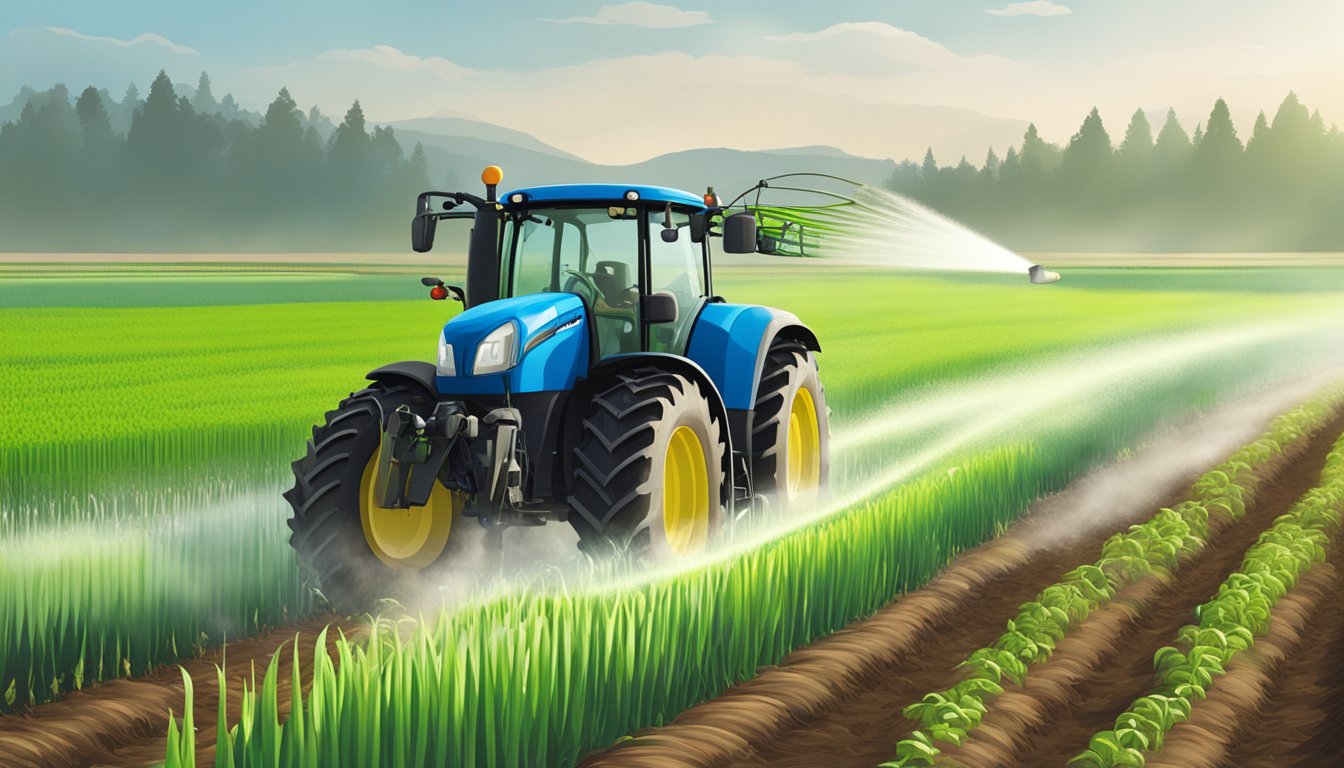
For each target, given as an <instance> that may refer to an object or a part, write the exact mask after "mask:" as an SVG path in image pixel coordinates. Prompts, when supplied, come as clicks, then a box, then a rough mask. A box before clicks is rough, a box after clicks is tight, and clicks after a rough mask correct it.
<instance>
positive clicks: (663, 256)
mask: <svg viewBox="0 0 1344 768" xmlns="http://www.w3.org/2000/svg"><path fill="white" fill-rule="evenodd" d="M504 215H505V229H504V240H503V248H504V254H503V256H504V258H503V263H504V270H503V274H502V285H501V286H500V287H501V289H502V295H505V296H523V295H526V294H530V293H543V292H548V291H560V292H565V293H576V294H578V295H580V296H582V297H583V300H584V301H585V302H586V303H587V305H588V307H589V308H591V309H592V313H593V319H594V321H595V323H596V325H597V338H598V344H599V346H600V350H599V356H601V357H607V356H608V355H614V354H619V353H624V352H639V351H643V350H645V349H650V350H653V351H658V352H672V353H674V354H681V353H683V352H684V348H685V345H686V342H687V336H688V335H689V330H690V326H691V323H692V322H693V321H694V318H695V314H696V310H697V309H698V305H699V304H700V303H701V302H703V301H704V294H705V289H706V281H705V272H704V260H703V253H702V250H701V246H700V245H699V244H697V243H692V242H691V238H690V232H689V230H688V229H687V227H688V226H689V222H690V215H689V214H688V213H686V212H684V211H672V212H670V213H669V212H668V211H666V210H665V207H658V208H656V209H655V208H654V207H652V206H647V207H640V206H624V205H611V206H601V207H596V206H591V205H590V206H553V207H545V208H541V207H538V208H529V209H525V210H517V211H509V212H507V213H505V214H504ZM669 222H670V224H671V226H672V227H675V228H676V229H678V230H679V233H680V234H679V237H677V238H676V240H675V241H673V242H666V241H664V240H663V238H662V237H660V236H657V235H656V234H655V235H653V236H650V233H656V232H658V231H659V230H662V229H665V228H667V227H668V224H669ZM641 238H647V240H648V243H649V244H648V246H647V248H645V249H643V250H644V251H645V252H646V253H648V254H649V257H650V261H651V263H650V265H649V268H648V270H647V271H646V272H645V273H644V274H645V279H647V280H649V281H651V282H650V285H647V286H642V288H643V290H644V291H647V292H649V293H667V294H670V295H672V296H673V297H674V298H675V299H676V300H677V306H678V313H677V314H678V317H677V320H676V321H675V322H672V323H660V324H659V325H657V326H653V327H652V328H651V329H650V332H649V333H648V334H645V333H644V329H643V327H642V326H641V323H640V319H641V318H640V314H639V313H640V292H641V285H640V279H641V270H640V252H641V248H640V243H641Z"/></svg>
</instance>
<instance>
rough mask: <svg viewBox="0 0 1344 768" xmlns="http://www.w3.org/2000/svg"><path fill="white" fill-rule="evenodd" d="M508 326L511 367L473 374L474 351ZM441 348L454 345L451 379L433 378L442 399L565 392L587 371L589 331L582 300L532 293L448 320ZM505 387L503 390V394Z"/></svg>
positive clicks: (441, 372) (497, 302) (569, 296)
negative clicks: (468, 395)
mask: <svg viewBox="0 0 1344 768" xmlns="http://www.w3.org/2000/svg"><path fill="white" fill-rule="evenodd" d="M507 324H511V325H512V326H513V328H514V334H515V335H514V337H513V342H512V345H511V351H510V352H509V355H510V357H511V361H512V365H510V367H509V368H507V369H506V370H503V371H495V372H492V373H487V374H477V373H476V371H475V370H474V368H475V363H476V355H477V350H478V348H479V347H480V345H481V343H482V342H483V341H485V340H486V337H488V336H490V334H492V333H494V332H495V331H497V330H498V329H499V328H501V327H503V326H505V325H507ZM441 343H444V344H448V345H451V346H452V360H453V369H454V372H453V375H444V371H443V370H442V369H440V371H439V376H438V377H437V382H438V387H439V391H440V393H443V394H460V395H467V394H503V393H504V392H505V391H508V392H513V393H518V392H539V391H554V390H565V389H569V388H570V387H572V386H573V384H574V379H575V378H576V377H577V376H579V375H581V374H582V373H583V372H586V371H587V366H588V348H589V340H588V329H587V325H586V320H585V317H584V309H583V301H582V300H581V299H579V297H578V296H575V295H574V294H572V293H535V294H531V295H528V296H518V297H515V298H511V299H499V300H497V301H491V302H487V303H485V304H481V305H478V306H475V307H472V308H471V309H468V310H465V311H464V312H462V314H460V315H458V316H456V317H454V318H453V319H451V320H449V321H448V322H447V324H445V325H444V326H443V340H442V342H441ZM506 388H507V389H506Z"/></svg>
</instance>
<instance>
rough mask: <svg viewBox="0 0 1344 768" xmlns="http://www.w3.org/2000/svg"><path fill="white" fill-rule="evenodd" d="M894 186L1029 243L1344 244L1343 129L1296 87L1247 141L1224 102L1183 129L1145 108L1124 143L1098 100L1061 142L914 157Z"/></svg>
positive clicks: (1207, 247) (992, 232) (1154, 246)
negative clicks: (943, 159)
mask: <svg viewBox="0 0 1344 768" xmlns="http://www.w3.org/2000/svg"><path fill="white" fill-rule="evenodd" d="M888 187H889V188H891V189H892V190H893V191H896V192H899V193H902V194H905V195H907V196H910V197H913V198H915V199H916V200H919V201H921V202H923V203H925V204H927V205H929V206H930V207H932V208H934V209H936V210H938V211H940V212H942V213H945V214H947V215H949V216H951V217H953V218H955V219H958V220H960V221H963V222H965V223H967V224H968V225H970V226H971V227H973V228H975V229H977V230H979V231H981V232H982V233H984V234H986V235H988V236H990V237H991V238H993V239H996V240H999V241H1000V242H1003V243H1004V244H1006V245H1008V246H1010V247H1014V248H1017V249H1020V250H1039V251H1055V250H1079V251H1128V250H1133V251H1164V250H1170V251H1275V250H1285V251H1291V250H1344V135H1341V133H1340V131H1339V129H1338V128H1337V127H1334V126H1331V127H1329V128H1327V127H1326V125H1325V121H1324V120H1323V119H1322V117H1321V114H1320V112H1313V111H1309V110H1308V109H1307V107H1306V106H1305V105H1304V104H1303V103H1302V102H1301V101H1300V100H1299V99H1298V97H1297V96H1296V95H1295V94H1292V93H1290V94H1289V95H1288V96H1287V97H1286V98H1285V99H1284V100H1283V103H1282V104H1280V105H1279V108H1278V110H1277V111H1276V112H1275V114H1274V116H1273V118H1272V119H1271V118H1269V117H1267V116H1266V115H1265V113H1264V112H1263V111H1262V112H1261V113H1260V115H1259V117H1258V118H1257V119H1256V121H1255V126H1254V127H1253V128H1252V130H1251V133H1250V135H1249V136H1248V137H1247V138H1246V140H1245V141H1244V142H1243V140H1242V138H1241V137H1240V136H1239V135H1238V133H1237V129H1236V126H1235V125H1234V124H1233V122H1232V118H1231V115H1230V113H1229V110H1228V106H1227V103H1226V102H1225V101H1224V100H1222V99H1219V100H1218V101H1217V103H1215V104H1214V106H1213V110H1212V112H1211V113H1210V114H1209V117H1208V120H1207V121H1204V122H1202V123H1200V124H1199V125H1198V126H1196V128H1195V130H1194V133H1193V135H1191V134H1189V133H1187V132H1186V130H1185V129H1184V128H1183V127H1182V126H1181V123H1180V122H1179V121H1178V120H1177V119H1176V114H1175V112H1174V111H1168V112H1167V115H1166V120H1165V122H1164V123H1163V124H1162V126H1161V127H1160V128H1159V129H1158V130H1157V131H1154V130H1153V127H1152V125H1151V124H1150V122H1149V120H1148V117H1147V115H1146V114H1145V113H1144V112H1143V111H1142V110H1138V111H1136V112H1135V113H1134V115H1133V116H1132V117H1131V118H1130V121H1129V124H1128V126H1127V127H1126V128H1125V132H1124V136H1123V138H1121V140H1120V142H1119V145H1118V146H1117V145H1116V144H1114V143H1113V142H1112V139H1111V135H1110V133H1109V132H1108V131H1107V129H1106V126H1105V125H1104V124H1103V122H1102V119H1101V115H1100V113H1099V112H1098V111H1097V110H1096V109H1093V110H1092V112H1091V113H1090V114H1089V115H1088V116H1087V117H1086V119H1084V120H1083V123H1082V126H1081V127H1080V128H1079V129H1078V132H1077V133H1075V134H1074V135H1073V137H1072V138H1071V139H1070V140H1069V142H1068V143H1067V144H1066V145H1064V146H1062V147H1061V146H1058V145H1056V144H1052V143H1050V142H1047V141H1045V140H1044V139H1043V138H1042V137H1041V136H1040V133H1039V131H1037V129H1036V126H1035V125H1034V124H1033V125H1031V126H1029V127H1028V128H1027V131H1026V134H1025V135H1024V136H1023V138H1022V143H1021V145H1020V146H1015V147H1011V148H1009V149H1008V151H1007V153H1006V155H1004V156H1003V157H1002V158H1000V157H999V156H998V154H997V153H996V152H995V151H994V150H993V149H990V150H989V152H988V154H987V156H986V158H985V161H984V163H983V164H981V165H979V166H976V165H973V164H971V163H970V162H968V161H967V160H966V159H965V158H962V160H961V162H960V163H959V164H958V165H956V166H951V167H949V166H942V165H939V163H938V162H937V160H936V159H935V158H934V155H933V152H932V151H931V150H930V151H929V152H928V153H927V154H926V155H925V157H924V161H923V163H919V164H916V163H912V162H905V163H902V164H900V165H899V166H898V167H897V169H896V170H895V172H894V173H893V174H892V176H891V179H890V181H889V182H888Z"/></svg>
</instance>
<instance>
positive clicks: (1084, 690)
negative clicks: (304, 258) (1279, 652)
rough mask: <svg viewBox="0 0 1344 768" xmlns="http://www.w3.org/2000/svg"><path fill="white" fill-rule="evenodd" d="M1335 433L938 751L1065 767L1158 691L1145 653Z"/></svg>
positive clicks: (1237, 562) (1315, 467) (1309, 470)
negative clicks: (956, 742) (1163, 576)
mask: <svg viewBox="0 0 1344 768" xmlns="http://www.w3.org/2000/svg"><path fill="white" fill-rule="evenodd" d="M1341 431H1344V423H1342V422H1341V421H1340V420H1338V419H1337V420H1336V421H1335V423H1333V424H1331V425H1329V427H1328V428H1327V429H1324V430H1322V431H1320V432H1319V433H1317V434H1316V436H1315V437H1313V438H1312V440H1311V442H1310V443H1309V445H1308V446H1307V449H1306V451H1305V452H1303V453H1302V455H1301V456H1300V457H1299V458H1298V459H1297V460H1296V461H1294V462H1293V463H1292V465H1291V466H1290V467H1289V468H1288V469H1287V470H1286V471H1284V472H1283V473H1282V474H1281V475H1280V476H1279V477H1278V478H1277V479H1276V480H1275V481H1274V482H1272V483H1269V484H1268V485H1267V486H1265V487H1264V488H1263V490H1262V491H1261V493H1260V496H1259V498H1258V499H1257V500H1256V503H1255V504H1254V505H1253V506H1252V508H1251V509H1248V510H1247V513H1246V516H1245V517H1244V518H1242V520H1241V521H1239V522H1238V523H1236V524H1234V525H1230V526H1227V527H1225V528H1223V529H1222V530H1220V531H1217V532H1216V533H1215V535H1214V536H1213V537H1212V539H1211V540H1210V541H1209V544H1208V545H1207V546H1206V547H1205V548H1204V549H1203V550H1202V551H1201V552H1200V553H1199V554H1198V555H1196V557H1195V558H1193V559H1192V560H1191V561H1190V562H1188V563H1185V564H1184V565H1183V566H1182V567H1181V568H1180V570H1179V572H1178V574H1177V578H1174V579H1170V580H1167V581H1159V580H1156V579H1147V580H1144V581H1143V582H1140V583H1138V584H1135V585H1134V586H1133V587H1131V588H1130V589H1127V590H1124V591H1123V592H1122V593H1121V594H1120V595H1119V596H1117V599H1116V600H1115V601H1114V602H1113V603H1111V604H1110V605H1108V606H1107V607H1105V608H1103V609H1102V610H1100V611H1097V612H1096V613H1094V614H1093V615H1092V616H1089V617H1088V619H1087V621H1085V622H1084V623H1083V624H1082V626H1081V627H1079V629H1078V631H1076V632H1073V633H1071V634H1070V635H1068V636H1067V637H1065V638H1064V639H1063V640H1062V641H1060V643H1059V646H1058V647H1057V648H1056V649H1055V653H1054V655H1052V656H1051V658H1050V660H1049V661H1047V662H1045V663H1044V664H1041V665H1039V666H1036V667H1033V668H1032V670H1031V674H1030V675H1029V676H1028V677H1027V681H1026V685H1025V686H1022V687H1018V686H1005V690H1004V693H1003V695H1002V696H999V697H998V698H997V699H995V700H994V702H993V703H992V704H991V705H990V709H989V712H988V714H987V715H986V716H985V719H984V720H983V721H982V722H981V724H980V727H979V728H977V729H975V731H974V732H973V733H972V734H971V738H970V739H969V740H968V741H967V743H966V744H965V745H964V746H963V747H962V748H961V749H947V750H944V755H945V757H946V759H948V761H949V762H954V763H960V764H963V765H966V766H1002V765H1064V764H1065V763H1067V762H1068V760H1069V758H1071V757H1073V756H1074V755H1076V754H1078V753H1079V752H1081V751H1082V750H1083V749H1085V748H1086V747H1087V742H1088V739H1089V738H1090V737H1091V736H1092V735H1093V734H1094V733H1096V732H1097V731H1102V730H1106V729H1108V728H1111V727H1113V726H1114V724H1115V718H1116V717H1118V716H1119V715H1120V713H1122V712H1124V711H1125V709H1127V708H1128V707H1129V705H1130V704H1131V703H1133V701H1134V700H1135V699H1137V698H1139V697H1140V696H1144V695H1146V694H1148V693H1150V692H1151V691H1152V690H1153V689H1154V688H1155V687H1156V685H1157V680H1156V678H1155V677H1154V675H1153V655H1154V654H1155V653H1156V652H1157V650H1158V649H1159V648H1161V647H1162V646H1164V645H1170V644H1171V643H1172V642H1173V641H1174V640H1175V638H1176V633H1177V631H1178V630H1179V629H1180V628H1181V627H1183V626H1185V625H1186V624H1189V623H1191V622H1192V621H1193V620H1194V618H1195V614H1194V610H1195V607H1196V606H1198V605H1199V604H1201V603H1203V602H1206V601H1207V600H1208V599H1209V598H1210V597H1212V596H1213V595H1214V594H1215V593H1216V592H1217V591H1218V586H1219V585H1220V584H1222V583H1223V581H1225V580H1226V579H1227V577H1228V575H1230V574H1231V573H1232V572H1234V571H1236V570H1237V569H1239V568H1240V567H1241V563H1242V558H1243V556H1244V555H1245V552H1246V550H1247V549H1249V548H1250V547H1251V545H1253V544H1254V543H1255V541H1256V539H1257V538H1258V537H1259V535H1260V533H1261V531H1264V530H1265V529H1266V528H1268V527H1270V526H1271V525H1272V524H1273V522H1274V518H1276V517H1278V516H1279V515H1281V514H1283V513H1284V512H1287V511H1288V508H1289V507H1291V506H1292V504H1293V502H1295V501H1297V500H1298V499H1299V498H1300V497H1301V496H1302V494H1304V493H1306V492H1307V491H1309V490H1311V489H1312V488H1314V487H1316V486H1317V485H1318V484H1319V483H1320V474H1321V469H1322V467H1323V466H1324V465H1325V457H1326V454H1328V453H1329V452H1330V449H1331V447H1333V445H1334V441H1335V439H1336V438H1337V437H1338V436H1339V434H1340V432H1341Z"/></svg>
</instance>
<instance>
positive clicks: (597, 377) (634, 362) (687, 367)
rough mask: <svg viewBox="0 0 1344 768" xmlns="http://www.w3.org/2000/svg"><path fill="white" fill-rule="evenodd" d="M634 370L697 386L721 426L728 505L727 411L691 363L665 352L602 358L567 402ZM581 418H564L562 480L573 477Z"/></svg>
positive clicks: (579, 413)
mask: <svg viewBox="0 0 1344 768" xmlns="http://www.w3.org/2000/svg"><path fill="white" fill-rule="evenodd" d="M636 368H659V369H661V370H664V371H671V372H673V373H679V374H681V375H682V376H685V377H686V378H688V379H690V380H691V381H694V382H695V383H696V384H698V385H699V386H700V391H701V392H702V393H703V394H704V396H705V399H707V400H708V401H709V412H710V413H711V414H713V416H714V418H715V419H718V420H719V423H720V424H721V425H723V430H722V434H723V439H724V442H725V443H726V444H727V445H726V448H727V451H725V453H724V455H725V456H727V457H729V460H728V467H727V471H726V472H725V474H724V485H725V488H724V498H725V503H726V504H729V505H731V504H732V496H733V494H732V489H733V479H734V478H733V473H734V471H735V466H734V463H733V461H732V458H731V457H732V455H733V436H732V429H731V422H730V420H729V414H728V408H727V406H725V405H724V402H723V395H722V394H720V392H719V388H718V386H717V385H716V384H715V383H714V379H713V378H711V377H710V375H709V374H708V373H706V372H705V369H704V368H701V367H700V365H699V364H698V363H696V362H695V361H694V360H690V359H688V358H685V357H682V356H681V355H671V354H667V353H666V352H628V353H625V354H619V355H611V356H609V357H605V358H603V359H602V360H600V361H598V363H597V364H596V365H594V366H593V367H592V369H591V370H589V371H588V376H587V378H584V379H581V380H579V382H578V383H577V384H576V386H575V389H574V397H572V398H571V399H570V402H571V403H574V404H586V403H589V402H591V401H592V399H593V397H594V396H595V395H597V393H598V392H600V391H601V390H602V388H603V387H604V386H605V385H606V382H609V381H611V380H613V379H614V378H615V377H616V376H617V374H620V373H622V372H625V371H629V370H633V369H636ZM585 415H586V414H585V413H584V409H583V408H582V407H572V408H570V409H569V412H568V414H567V417H566V425H565V426H566V429H565V434H566V435H568V436H569V437H568V438H567V440H566V445H565V446H564V450H563V452H562V453H563V459H564V470H565V476H566V477H573V476H574V473H573V461H574V444H575V442H577V441H576V440H575V436H577V435H579V434H580V433H581V432H582V430H581V429H580V426H581V424H582V421H583V417H584V416H585Z"/></svg>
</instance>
